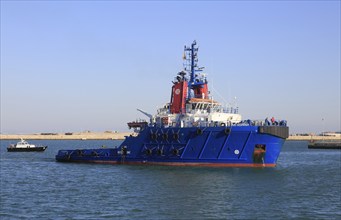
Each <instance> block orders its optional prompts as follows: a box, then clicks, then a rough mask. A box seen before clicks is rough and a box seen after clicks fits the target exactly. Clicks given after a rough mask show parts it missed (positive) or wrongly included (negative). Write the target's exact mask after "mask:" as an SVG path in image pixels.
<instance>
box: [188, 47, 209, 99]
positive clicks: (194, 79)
mask: <svg viewBox="0 0 341 220" xmlns="http://www.w3.org/2000/svg"><path fill="white" fill-rule="evenodd" d="M196 45H197V42H196V41H193V43H192V44H191V47H186V46H185V49H184V60H185V62H184V68H185V71H190V77H189V81H188V90H189V91H188V99H191V98H197V97H196V96H198V95H199V94H197V93H195V94H194V95H193V94H192V92H191V91H192V90H195V89H198V88H203V87H204V85H206V86H207V80H206V77H202V76H201V74H200V72H201V71H202V69H204V67H200V68H199V67H198V50H199V48H198V47H196ZM205 90H206V89H205ZM197 91H198V90H197ZM200 91H202V89H200ZM206 93H207V91H205V95H206V96H207V94H206ZM193 96H194V97H193ZM200 96H201V94H200Z"/></svg>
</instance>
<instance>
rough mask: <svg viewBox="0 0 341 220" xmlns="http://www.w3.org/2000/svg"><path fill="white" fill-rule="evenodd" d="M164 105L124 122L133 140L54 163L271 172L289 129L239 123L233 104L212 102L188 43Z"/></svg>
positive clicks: (68, 153) (61, 156) (61, 155)
mask: <svg viewBox="0 0 341 220" xmlns="http://www.w3.org/2000/svg"><path fill="white" fill-rule="evenodd" d="M183 58H184V69H183V70H182V71H181V72H179V73H178V74H177V75H176V77H175V80H174V81H173V85H172V92H171V99H170V102H169V103H167V104H165V105H164V106H163V107H162V108H160V109H158V110H157V113H156V114H155V115H151V114H148V113H146V112H143V111H142V110H139V109H138V110H139V111H141V112H142V113H144V114H145V115H146V116H148V118H149V121H148V122H146V121H143V122H131V123H128V125H129V127H130V128H134V129H135V135H131V136H128V137H126V138H125V140H124V141H123V142H122V144H121V145H120V146H118V147H116V148H98V149H76V150H60V151H59V152H58V154H57V155H56V160H57V161H60V162H83V163H106V164H145V165H169V166H226V167H274V166H276V162H277V159H278V157H279V154H280V152H281V148H282V145H283V143H284V141H285V139H286V138H287V137H288V136H289V128H288V127H287V123H286V121H285V120H281V121H275V120H272V121H268V120H267V119H266V120H265V121H256V120H242V116H241V115H240V114H238V107H236V106H235V104H232V105H229V106H225V105H222V104H221V103H219V102H217V101H215V100H213V98H212V97H211V96H210V93H209V90H208V81H207V78H206V76H205V74H204V73H203V68H199V66H198V47H197V44H196V42H195V41H194V42H193V43H192V44H191V46H190V47H186V46H185V48H184V57H183Z"/></svg>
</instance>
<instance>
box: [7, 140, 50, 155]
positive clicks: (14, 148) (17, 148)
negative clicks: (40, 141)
mask: <svg viewBox="0 0 341 220" xmlns="http://www.w3.org/2000/svg"><path fill="white" fill-rule="evenodd" d="M46 148H47V146H39V147H37V146H35V145H34V144H29V143H28V142H27V141H25V140H24V139H22V138H21V141H19V142H18V143H17V144H11V145H10V146H9V147H7V151H8V152H30V151H44V150H46Z"/></svg>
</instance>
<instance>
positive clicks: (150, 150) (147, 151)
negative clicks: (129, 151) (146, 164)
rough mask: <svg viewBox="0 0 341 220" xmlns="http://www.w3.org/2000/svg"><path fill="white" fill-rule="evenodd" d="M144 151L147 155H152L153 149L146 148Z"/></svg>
mask: <svg viewBox="0 0 341 220" xmlns="http://www.w3.org/2000/svg"><path fill="white" fill-rule="evenodd" d="M145 152H146V154H147V155H152V153H153V150H152V149H146V151H145Z"/></svg>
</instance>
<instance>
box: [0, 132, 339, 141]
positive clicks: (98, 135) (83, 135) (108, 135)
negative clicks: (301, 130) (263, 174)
mask: <svg viewBox="0 0 341 220" xmlns="http://www.w3.org/2000/svg"><path fill="white" fill-rule="evenodd" d="M131 134H132V133H131V132H118V133H115V132H78V133H72V134H71V133H69V134H65V133H62V134H0V140H20V138H23V139H25V140H123V139H124V137H125V136H129V135H131ZM340 139H341V137H340V136H339V137H333V136H290V137H289V138H288V139H287V140H288V141H311V140H340Z"/></svg>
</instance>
